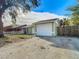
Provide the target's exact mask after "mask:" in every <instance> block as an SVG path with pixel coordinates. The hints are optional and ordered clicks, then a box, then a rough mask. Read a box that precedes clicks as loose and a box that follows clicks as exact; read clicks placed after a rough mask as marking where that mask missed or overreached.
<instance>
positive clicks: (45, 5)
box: [33, 0, 76, 15]
mask: <svg viewBox="0 0 79 59" xmlns="http://www.w3.org/2000/svg"><path fill="white" fill-rule="evenodd" d="M75 4H76V0H40V6H39V7H37V8H35V9H33V11H35V12H50V13H55V14H57V15H65V14H68V13H69V11H67V10H66V9H67V8H68V7H69V6H72V5H75Z"/></svg>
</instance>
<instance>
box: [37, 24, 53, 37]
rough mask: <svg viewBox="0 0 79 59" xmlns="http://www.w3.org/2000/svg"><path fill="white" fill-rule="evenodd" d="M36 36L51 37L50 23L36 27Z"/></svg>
mask: <svg viewBox="0 0 79 59" xmlns="http://www.w3.org/2000/svg"><path fill="white" fill-rule="evenodd" d="M36 28H37V33H36V34H37V35H39V36H52V23H48V24H39V25H37V26H36Z"/></svg>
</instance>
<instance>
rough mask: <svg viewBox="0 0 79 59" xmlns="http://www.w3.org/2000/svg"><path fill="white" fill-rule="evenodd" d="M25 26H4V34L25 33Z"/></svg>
mask: <svg viewBox="0 0 79 59" xmlns="http://www.w3.org/2000/svg"><path fill="white" fill-rule="evenodd" d="M26 26H27V25H21V26H6V27H4V33H5V34H26Z"/></svg>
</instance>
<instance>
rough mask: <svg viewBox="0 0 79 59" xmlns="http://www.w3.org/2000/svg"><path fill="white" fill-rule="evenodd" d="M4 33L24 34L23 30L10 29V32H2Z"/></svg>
mask: <svg viewBox="0 0 79 59" xmlns="http://www.w3.org/2000/svg"><path fill="white" fill-rule="evenodd" d="M4 33H5V34H24V32H23V30H21V31H10V32H4Z"/></svg>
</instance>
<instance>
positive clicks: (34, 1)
mask: <svg viewBox="0 0 79 59" xmlns="http://www.w3.org/2000/svg"><path fill="white" fill-rule="evenodd" d="M38 5H39V4H38V0H0V37H3V36H4V34H3V22H2V15H3V13H4V12H5V10H6V9H8V8H11V7H12V6H15V7H16V8H17V9H18V7H20V8H22V9H23V10H24V12H25V11H26V10H31V9H32V8H34V7H37V6H38ZM11 15H12V17H13V18H16V17H15V14H11Z"/></svg>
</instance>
